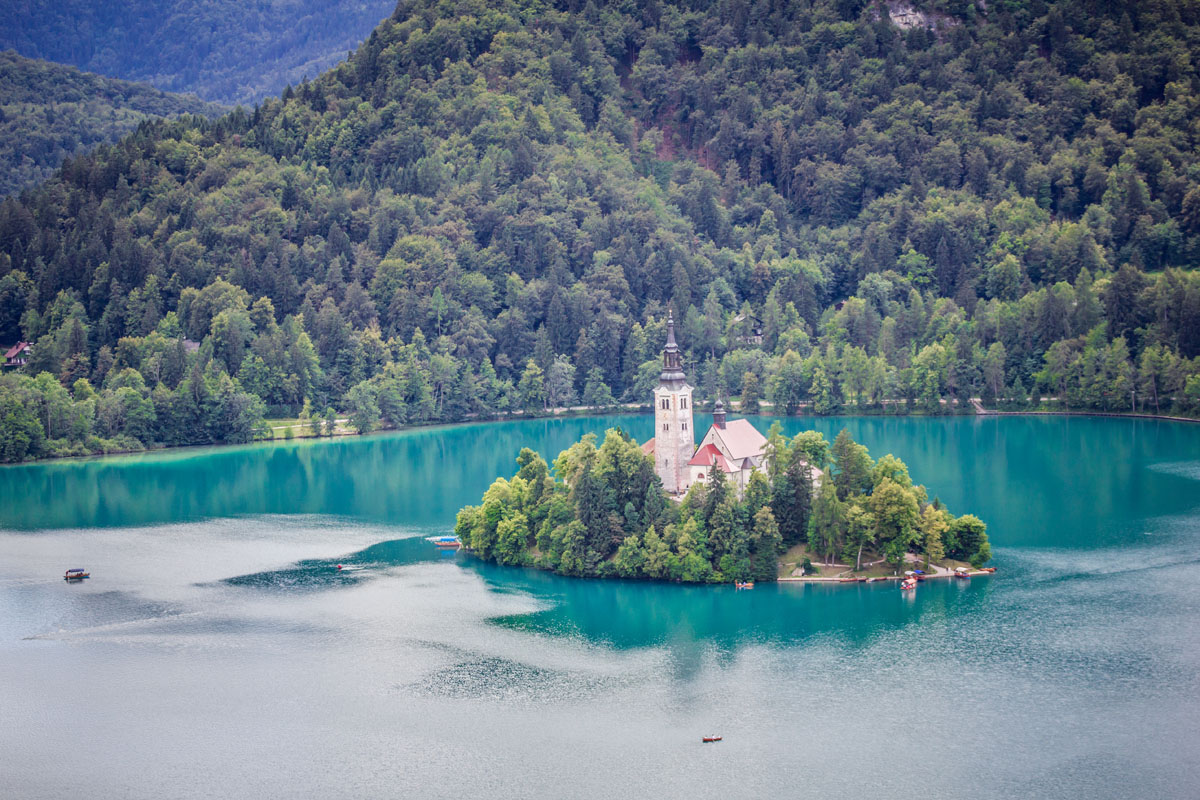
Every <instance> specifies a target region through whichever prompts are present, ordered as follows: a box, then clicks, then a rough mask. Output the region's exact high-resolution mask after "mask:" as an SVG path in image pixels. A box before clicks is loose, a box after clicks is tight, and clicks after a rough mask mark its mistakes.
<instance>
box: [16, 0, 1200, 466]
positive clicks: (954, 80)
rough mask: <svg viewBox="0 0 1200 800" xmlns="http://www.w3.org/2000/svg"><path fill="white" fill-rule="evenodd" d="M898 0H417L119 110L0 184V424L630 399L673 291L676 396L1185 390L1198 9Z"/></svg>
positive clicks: (1196, 384)
mask: <svg viewBox="0 0 1200 800" xmlns="http://www.w3.org/2000/svg"><path fill="white" fill-rule="evenodd" d="M925 11H926V12H928V13H927V14H925V15H924V16H920V15H918V22H917V23H911V18H906V20H908V21H905V22H904V23H903V25H901V24H900V23H898V22H896V21H893V19H892V18H891V12H890V10H889V6H886V5H883V4H876V3H864V2H833V0H816V1H815V2H811V3H784V4H776V5H773V6H772V5H763V4H747V3H731V2H719V3H718V2H713V3H704V2H701V3H672V2H662V3H652V4H609V3H589V4H586V5H583V6H578V7H577V6H575V5H571V4H562V5H559V4H554V3H551V4H535V3H529V2H525V0H504V1H503V2H497V3H488V4H483V3H471V2H459V3H433V2H431V0H404V1H403V2H401V3H400V4H399V5H398V6H397V7H396V10H395V13H394V14H393V15H392V17H391V18H390V19H388V20H386V21H385V22H384V23H383V24H382V25H380V26H379V27H378V28H377V29H376V30H375V32H374V33H372V34H371V36H370V37H369V38H368V39H367V41H366V42H365V43H364V44H363V45H362V46H361V47H360V48H359V49H358V51H357V52H356V53H354V54H353V56H352V57H351V58H350V59H349V60H348V61H346V62H345V63H344V64H341V65H339V66H337V67H335V68H334V69H332V70H330V71H328V72H326V73H324V74H323V75H321V76H320V77H318V78H317V79H315V80H312V81H305V82H302V83H300V84H298V85H296V86H292V87H289V88H288V89H286V90H285V91H284V92H283V94H282V96H281V97H279V98H277V99H271V100H268V101H266V102H264V103H263V104H262V105H261V106H259V107H257V108H255V109H253V110H249V111H247V110H239V111H235V112H232V113H231V114H229V115H227V116H224V117H222V118H220V119H218V120H211V121H210V120H205V119H200V118H195V117H191V118H186V119H179V120H174V121H162V122H148V123H144V124H143V125H142V126H141V127H140V128H139V129H138V130H137V131H135V132H134V133H133V134H131V135H130V136H128V137H127V138H125V139H124V140H122V141H121V142H120V143H119V144H117V145H114V146H108V147H101V148H100V149H99V150H97V151H96V152H94V153H91V154H89V155H86V156H81V157H76V158H72V159H70V160H68V162H67V163H66V164H65V165H64V167H63V168H62V169H61V171H60V172H59V173H58V174H57V175H56V176H55V177H54V178H53V179H51V180H50V181H48V182H46V183H44V184H43V185H41V186H39V187H37V188H34V189H30V190H27V191H25V192H23V193H22V194H21V196H20V197H14V198H9V199H7V200H5V201H4V202H3V203H2V204H0V342H2V343H5V344H12V343H16V342H18V341H25V342H30V343H32V345H33V347H32V352H31V354H30V358H29V360H28V363H27V364H25V365H24V366H21V367H19V368H14V369H10V370H9V372H10V373H12V374H7V375H5V376H4V377H3V378H0V409H4V411H3V414H0V418H3V419H12V420H14V422H15V423H16V424H19V426H20V427H21V428H22V429H23V430H25V431H27V434H28V435H21V436H15V437H9V441H10V443H11V446H9V447H5V448H3V449H2V454H0V458H4V459H5V460H21V459H25V458H34V457H40V456H44V455H53V454H57V453H65V452H71V453H74V452H91V451H96V449H97V448H102V447H104V446H105V445H104V444H103V443H104V442H112V441H115V440H120V441H121V442H123V443H124V444H125V445H127V446H129V447H143V446H145V447H153V446H162V445H182V444H196V443H211V442H224V441H244V440H246V439H248V438H253V437H255V436H259V435H262V431H263V426H262V424H261V420H262V418H263V417H264V415H265V416H267V417H274V418H295V417H297V416H298V415H300V414H301V413H303V412H305V410H306V409H307V412H308V415H309V416H310V418H311V417H312V416H322V417H325V416H328V415H329V414H330V413H332V414H335V415H338V416H344V417H346V418H349V419H352V420H353V426H354V427H355V429H357V430H361V431H367V430H371V429H374V428H376V427H379V426H403V425H411V424H421V423H427V422H435V421H455V420H462V419H480V418H487V417H495V416H498V415H505V414H510V413H516V412H521V413H542V412H544V411H546V410H547V409H551V408H556V407H563V406H572V405H588V406H593V407H605V406H607V405H609V404H610V403H612V402H614V401H616V402H622V401H624V402H629V401H633V402H640V401H642V399H643V398H645V397H647V396H648V393H649V390H650V389H651V388H652V387H653V385H654V381H655V380H656V375H657V373H658V366H657V347H658V343H659V342H661V341H662V339H663V335H664V323H665V318H666V307H667V305H668V304H670V305H672V306H673V307H674V308H675V309H676V315H677V318H679V319H680V323H679V325H678V327H677V337H678V340H679V343H680V345H681V346H682V347H683V348H684V351H685V363H686V364H687V372H688V374H689V375H690V376H694V382H695V383H696V399H697V401H698V402H701V403H703V402H711V401H712V400H714V399H715V398H716V397H717V396H718V395H721V396H726V397H740V398H741V409H742V410H743V411H745V412H751V413H752V412H754V411H755V410H756V409H758V408H760V407H761V406H762V405H763V404H765V403H770V404H772V406H773V410H774V411H775V412H776V413H785V414H791V413H798V412H806V413H817V414H828V413H846V412H850V413H912V412H917V413H943V412H946V411H964V410H969V408H970V405H971V404H970V402H969V401H970V400H971V399H972V398H976V399H978V400H979V402H980V403H981V404H982V405H983V406H985V407H994V408H995V407H998V408H1008V409H1023V408H1043V407H1054V408H1065V409H1082V410H1096V411H1104V412H1119V411H1126V412H1128V411H1139V412H1150V413H1162V414H1167V413H1170V414H1185V415H1196V414H1198V413H1200V273H1198V272H1197V271H1196V269H1195V267H1196V266H1197V264H1198V263H1200V160H1198V155H1197V154H1200V147H1197V139H1196V136H1197V134H1196V129H1195V125H1194V120H1195V119H1196V117H1197V110H1198V109H1200V73H1198V72H1197V70H1198V69H1200V66H1198V64H1197V62H1195V60H1194V59H1191V58H1190V56H1189V54H1191V53H1195V52H1197V51H1198V50H1200V15H1198V12H1197V9H1196V6H1195V4H1194V3H1187V2H1171V1H1168V0H1164V1H1163V2H1156V3H1138V4H1116V5H1114V4H1104V3H1095V2H1090V1H1089V0H1061V1H1060V2H1028V3H1026V2H998V3H989V4H988V5H987V7H986V8H983V7H982V5H980V4H966V3H957V2H931V3H929V4H927V6H926V8H925ZM920 20H924V21H923V22H921V21H920ZM81 381H82V383H81ZM55 384H57V386H56V385H55ZM18 406H19V407H21V408H23V409H24V411H22V410H20V409H19V408H18Z"/></svg>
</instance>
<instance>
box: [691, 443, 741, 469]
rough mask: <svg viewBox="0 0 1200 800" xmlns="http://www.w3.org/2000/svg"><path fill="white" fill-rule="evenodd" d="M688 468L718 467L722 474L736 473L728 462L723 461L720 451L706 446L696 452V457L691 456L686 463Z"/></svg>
mask: <svg viewBox="0 0 1200 800" xmlns="http://www.w3.org/2000/svg"><path fill="white" fill-rule="evenodd" d="M688 466H689V467H714V466H715V467H720V468H721V470H722V471H723V472H737V468H736V467H731V466H730V465H729V462H728V461H726V460H725V456H723V455H721V451H720V450H718V449H717V448H716V446H715V445H711V444H706V445H704V447H701V448H700V449H699V450H697V451H696V455H694V456H692V460H691V461H689V462H688Z"/></svg>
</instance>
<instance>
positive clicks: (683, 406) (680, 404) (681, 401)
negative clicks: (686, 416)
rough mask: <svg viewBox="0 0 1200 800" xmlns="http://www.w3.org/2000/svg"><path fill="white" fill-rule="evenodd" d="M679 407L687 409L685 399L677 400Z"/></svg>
mask: <svg viewBox="0 0 1200 800" xmlns="http://www.w3.org/2000/svg"><path fill="white" fill-rule="evenodd" d="M679 407H680V408H687V398H686V397H681V398H679Z"/></svg>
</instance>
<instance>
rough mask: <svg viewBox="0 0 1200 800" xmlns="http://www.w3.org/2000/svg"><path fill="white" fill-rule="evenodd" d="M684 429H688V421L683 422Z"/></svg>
mask: <svg viewBox="0 0 1200 800" xmlns="http://www.w3.org/2000/svg"><path fill="white" fill-rule="evenodd" d="M683 429H684V430H685V431H686V430H687V423H686V422H685V423H683Z"/></svg>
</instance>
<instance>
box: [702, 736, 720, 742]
mask: <svg viewBox="0 0 1200 800" xmlns="http://www.w3.org/2000/svg"><path fill="white" fill-rule="evenodd" d="M722 738H724V737H721V736H705V737H703V738H702V739H701V741H703V742H719V741H721V739H722Z"/></svg>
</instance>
